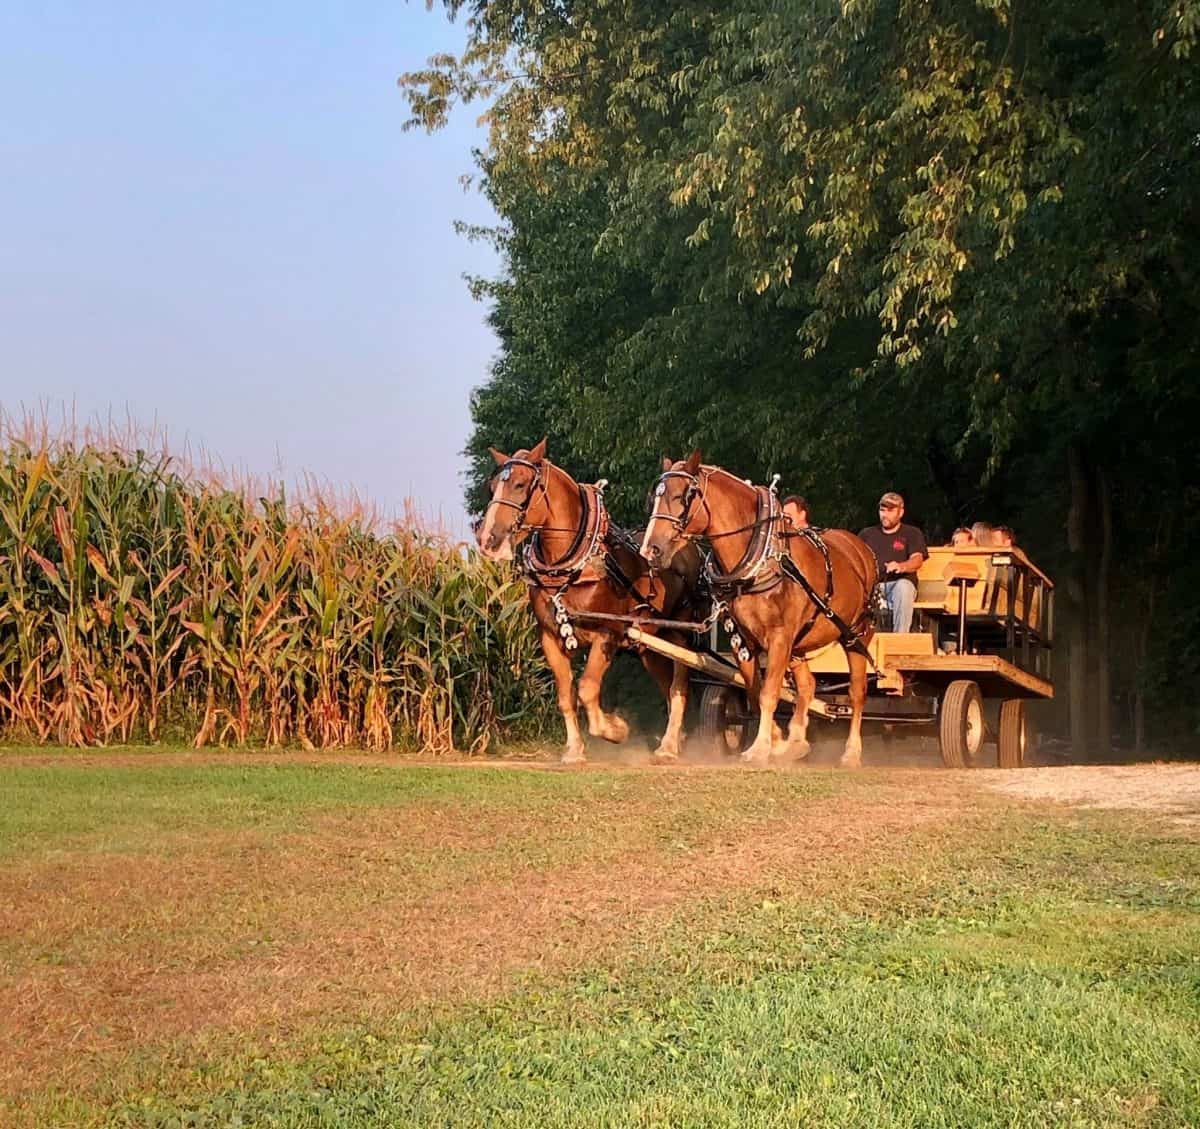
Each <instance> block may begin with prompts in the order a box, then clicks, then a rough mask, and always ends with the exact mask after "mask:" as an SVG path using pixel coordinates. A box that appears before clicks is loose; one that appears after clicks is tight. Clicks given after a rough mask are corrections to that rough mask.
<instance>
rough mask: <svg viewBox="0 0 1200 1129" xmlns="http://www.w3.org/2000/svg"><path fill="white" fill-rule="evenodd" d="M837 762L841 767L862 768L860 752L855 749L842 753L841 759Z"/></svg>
mask: <svg viewBox="0 0 1200 1129" xmlns="http://www.w3.org/2000/svg"><path fill="white" fill-rule="evenodd" d="M838 764H840V765H841V766H842V768H862V752H861V751H859V750H855V751H854V752H852V753H843V754H842V758H841V760H839V761H838Z"/></svg>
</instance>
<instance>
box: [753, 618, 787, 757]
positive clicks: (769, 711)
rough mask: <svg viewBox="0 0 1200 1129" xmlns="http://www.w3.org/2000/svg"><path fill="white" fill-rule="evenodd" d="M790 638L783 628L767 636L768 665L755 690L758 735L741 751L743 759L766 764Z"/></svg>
mask: <svg viewBox="0 0 1200 1129" xmlns="http://www.w3.org/2000/svg"><path fill="white" fill-rule="evenodd" d="M790 643H791V639H790V637H789V636H788V634H787V632H786V631H774V632H772V633H771V634H770V635H769V636H768V637H767V668H766V670H764V671H763V673H762V678H761V679H760V681H759V690H758V709H759V715H758V736H757V737H756V738H755V740H754V744H753V745H751V746H750V748H748V749H747V750H746V751H745V752H744V753H743V754H742V760H744V761H749V762H750V763H751V764H759V765H765V764H767V763H768V762H769V761H770V759H771V752H772V751H773V749H774V747H775V734H776V732H777V731H778V726H777V725H776V724H775V707H776V706H777V705H778V704H779V695H780V692H781V691H782V690H783V677H784V675H785V674H787V669H788V663H789V661H790V659H791V646H790Z"/></svg>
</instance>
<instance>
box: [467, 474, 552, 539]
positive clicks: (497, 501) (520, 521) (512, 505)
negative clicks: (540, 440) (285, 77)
mask: <svg viewBox="0 0 1200 1129" xmlns="http://www.w3.org/2000/svg"><path fill="white" fill-rule="evenodd" d="M519 466H520V467H525V468H526V469H527V470H529V471H531V472H532V473H533V479H532V480H531V481H530V483H529V492H528V493H527V494H526V495H525V501H523V502H510V501H509V500H508V499H507V498H495V497H493V498H491V499H490V500H489V501H488V504H487V506H486V507H485V509H484V511H483V516H484V518H485V519H486V518H487V512H488V510H490V509H491V508H492V507H493V506H508V507H509V509H513V510H516V511H517V519H516V521H514V522H513V524H512V528H511V529H510V530H509V532H510V533H520V532H522V531H523V530H524V529H525V518H526V516H527V515H528V513H529V507H530V506H531V505H533V496H534V494H535V493H536V492H537V491H538V490H541V492H542V494H543V495H544V496H545V497H546V498H547V499H548V498H549V496H550V492H549V490H547V489H546V482H545V479H544V478H543V477H542V467H541V464H540V463H531V462H530V461H529V460H528V459H518V458H511V459H509V460H508V461H507V462H506V463H505V464H504V465H503V466H502V467H500V469H499V470H497V471H496V477H497V478H499V479H500V481H501V482H507V481H508V479H509V478H511V477H512V471H513V467H519Z"/></svg>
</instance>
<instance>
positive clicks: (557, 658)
mask: <svg viewBox="0 0 1200 1129" xmlns="http://www.w3.org/2000/svg"><path fill="white" fill-rule="evenodd" d="M541 642H542V654H544V655H545V656H546V664H547V665H548V666H549V667H550V671H551V673H552V674H553V675H554V685H555V687H556V688H557V689H558V708H559V709H560V710H561V711H562V715H563V721H564V722H566V726H567V747H566V749H565V750H564V751H563V755H562V763H563V764H583V763H584V761H586V760H587V757H586V756H585V755H584V751H583V734H582V733H580V732H579V718H578V717H577V716H576V714H575V679H574V676H573V675H572V673H571V657H570V655H568V654H567V652H566V651H565V650H563V646H562V643H561V642H560V641H559V637H558V632H557V631H554V630H551V629H549V628H545V627H543V628H542V632H541Z"/></svg>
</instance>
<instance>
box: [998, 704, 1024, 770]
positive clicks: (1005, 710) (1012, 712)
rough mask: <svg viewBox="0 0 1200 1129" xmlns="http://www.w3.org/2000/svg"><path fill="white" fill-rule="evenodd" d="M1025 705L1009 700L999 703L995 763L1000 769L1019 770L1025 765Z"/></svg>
mask: <svg viewBox="0 0 1200 1129" xmlns="http://www.w3.org/2000/svg"><path fill="white" fill-rule="evenodd" d="M1027 731H1028V725H1027V723H1026V720H1025V703H1024V702H1023V701H1021V699H1020V698H1010V699H1008V701H1006V702H1003V703H1001V706H1000V725H999V731H998V734H997V738H996V744H997V745H998V746H999V752H998V755H997V763H998V764H999V765H1000V767H1001V768H1020V767H1021V766H1022V765H1023V764H1024V763H1025V744H1026V741H1027V740H1028V732H1027Z"/></svg>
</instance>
